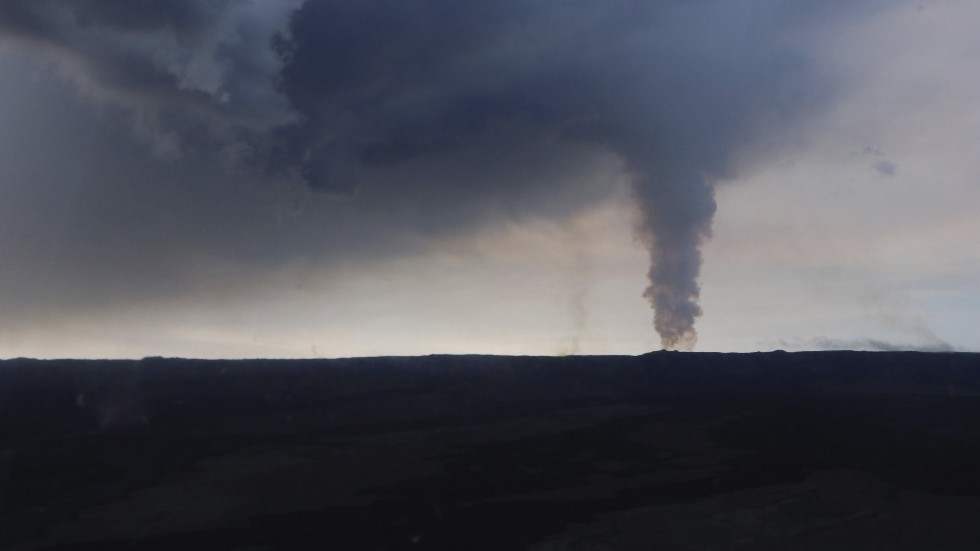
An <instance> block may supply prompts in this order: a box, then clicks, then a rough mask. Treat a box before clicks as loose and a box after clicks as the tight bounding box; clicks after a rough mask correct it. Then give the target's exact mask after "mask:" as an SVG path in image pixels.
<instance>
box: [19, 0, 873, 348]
mask: <svg viewBox="0 0 980 551" xmlns="http://www.w3.org/2000/svg"><path fill="white" fill-rule="evenodd" d="M825 4H826V5H825ZM877 4H878V3H876V2H866V3H860V5H859V6H852V3H843V2H828V3H820V6H821V7H804V6H801V5H800V4H799V3H795V2H782V1H777V0H738V1H734V2H733V1H720V0H706V1H699V2H672V1H659V2H639V3H638V2H634V1H632V0H612V1H608V0H607V1H603V2H599V1H589V0H571V1H568V2H527V1H524V0H521V1H518V0H503V1H500V2H490V3H487V2H477V1H475V0H452V1H450V0H424V1H419V2H409V3H406V2H399V1H394V0H367V1H363V0H361V1H353V0H330V1H328V0H310V1H307V2H296V1H294V2H287V1H283V2H278V3H248V2H239V1H234V0H224V1H218V0H215V1H211V2H203V1H194V2H190V1H188V2H184V1H172V2H153V1H140V2H126V1H122V0H118V1H94V0H93V1H76V2H71V1H66V0H32V1H26V0H25V1H12V2H5V3H3V4H2V5H0V31H2V32H3V34H4V37H5V38H6V40H5V41H4V42H5V43H8V44H16V46H17V48H18V50H17V51H18V52H21V51H26V52H29V54H26V55H42V56H44V55H46V56H48V57H49V58H51V59H55V60H56V61H57V66H58V67H59V71H60V72H61V74H64V75H67V81H68V82H71V83H72V85H73V86H74V88H75V89H76V90H80V91H81V92H82V95H83V97H85V98H88V99H87V100H85V101H89V100H94V102H95V104H96V105H99V106H103V109H102V111H101V113H99V112H96V111H92V112H90V113H76V112H74V111H75V110H79V109H80V110H84V109H85V108H84V102H83V101H81V100H79V99H78V98H73V97H72V96H71V94H70V93H68V92H67V91H66V90H64V89H61V88H59V86H60V85H59V84H57V83H55V82H54V81H53V80H51V79H50V78H48V79H47V80H43V81H42V82H44V83H45V84H44V87H45V88H46V90H47V91H46V92H45V94H47V95H46V96H45V94H40V95H39V96H38V97H27V96H30V94H26V95H25V99H23V101H24V102H25V104H30V105H41V102H42V101H45V100H44V97H47V98H48V100H47V101H49V102H50V104H52V105H59V106H62V107H61V109H66V110H67V111H70V113H66V114H65V116H64V117H62V118H61V120H53V119H51V120H46V119H45V118H44V117H41V119H42V120H39V121H26V120H25V121H22V122H21V127H20V128H22V129H23V132H24V133H26V134H29V133H40V132H48V133H49V135H56V134H58V133H59V132H60V133H61V134H64V135H72V136H75V137H76V138H77V140H79V142H80V143H63V144H52V143H45V144H44V145H43V147H42V149H41V150H40V151H33V150H31V151H27V152H25V155H24V156H23V157H22V158H21V159H20V160H19V162H18V163H14V165H12V166H8V167H7V168H6V169H5V170H6V171H7V175H8V176H10V177H13V178H28V177H29V178H33V179H34V180H36V181H37V182H40V183H38V184H34V185H35V186H36V187H35V189H37V188H38V187H40V188H47V189H49V190H50V193H51V194H52V195H46V194H37V193H35V192H32V191H30V190H28V189H26V188H23V189H8V190H7V191H6V192H5V193H6V194H7V196H8V199H11V200H16V201H19V202H20V204H21V205H27V204H30V205H36V206H37V207H38V209H48V212H47V213H46V214H45V215H42V217H41V218H42V219H44V220H45V222H44V223H41V222H38V221H36V220H33V219H29V218H28V217H27V216H26V215H21V216H20V217H19V218H18V220H19V221H18V222H7V223H8V224H10V225H18V227H17V229H18V230H19V233H20V234H21V235H24V234H25V233H26V234H27V236H26V237H21V238H19V239H20V241H19V248H20V249H19V250H20V253H19V254H21V257H20V258H21V262H19V263H18V264H17V266H19V267H18V268H16V269H13V268H10V269H8V270H9V271H8V277H10V280H11V281H15V282H16V284H8V285H6V286H5V288H4V289H3V290H2V291H0V292H3V293H5V294H6V295H7V296H6V297H5V300H6V301H7V302H16V301H17V300H18V298H17V297H22V296H25V293H22V292H19V291H12V290H11V289H12V288H14V287H16V286H24V285H28V280H29V279H30V274H36V273H37V272H38V271H39V270H42V269H43V270H44V271H45V273H47V274H49V275H48V276H46V277H50V278H52V280H51V281H50V282H48V284H47V285H48V287H47V288H49V289H51V288H60V287H59V286H64V287H67V288H71V289H74V290H75V291H72V292H70V293H69V294H73V295H75V294H77V295H78V296H84V297H87V299H86V300H88V301H89V302H98V301H105V302H112V301H125V300H132V297H135V296H146V294H147V290H148V289H154V290H157V291H158V292H159V294H160V295H162V296H165V295H168V294H178V295H179V294H181V293H186V292H187V290H188V288H192V287H194V286H195V285H198V283H193V282H188V281H190V280H193V281H197V280H198V279H201V278H203V279H207V278H208V277H213V274H214V273H216V272H215V270H216V268H214V267H215V266H225V265H229V264H230V265H233V266H247V267H250V268H248V270H250V271H254V272H256V273H260V272H262V270H263V269H264V270H274V269H275V267H276V266H279V265H281V264H282V263H284V262H287V261H289V260H290V259H294V258H309V257H312V258H317V259H327V260H323V261H325V262H335V263H336V262H342V261H343V259H350V258H358V257H361V256H366V257H383V256H386V255H390V254H402V253H404V252H406V251H410V250H411V249H412V247H415V246H417V243H418V242H419V241H420V240H421V241H426V240H437V239H438V238H440V237H443V236H448V235H454V234H457V233H459V232H471V231H477V230H479V229H480V228H482V227H484V226H485V225H487V224H493V223H498V222H500V221H505V220H512V219H520V218H522V217H563V216H567V215H569V214H571V213H574V212H577V211H578V210H580V209H583V208H586V207H587V206H588V205H590V204H593V203H595V202H596V201H598V200H601V199H602V198H603V197H604V196H605V194H607V193H608V192H609V185H608V182H610V181H612V180H613V179H614V174H615V173H616V172H618V171H623V170H625V171H626V172H628V173H629V174H630V176H631V178H632V182H633V185H634V193H635V197H636V203H637V206H638V208H639V210H640V212H641V214H642V222H641V223H640V225H639V227H638V228H637V235H638V237H639V239H640V240H641V241H642V242H643V243H644V244H645V245H646V246H647V248H648V250H649V251H650V259H651V267H650V270H649V280H650V285H649V287H648V289H647V290H646V292H645V293H644V296H645V297H647V299H648V300H649V301H650V303H651V305H652V306H653V308H654V311H655V322H654V324H655V327H656V329H657V331H658V332H659V334H660V336H661V340H662V343H663V345H664V346H665V347H668V348H685V347H692V346H693V345H694V341H695V339H696V333H695V331H694V320H695V318H696V317H697V316H699V315H700V314H701V310H700V306H699V305H698V297H699V293H700V290H699V287H698V275H699V271H700V266H701V254H700V252H699V247H700V245H701V243H702V242H703V241H704V240H705V239H707V238H708V237H709V236H710V232H711V220H712V216H713V214H714V212H715V208H716V205H715V201H714V186H715V184H716V183H717V181H719V180H721V179H724V178H727V177H730V176H732V160H733V156H734V155H735V153H737V152H738V151H739V149H740V147H741V146H742V145H744V144H745V143H747V142H749V141H751V140H753V139H755V138H756V137H757V136H758V135H759V134H760V133H762V132H766V133H769V134H770V137H768V138H767V139H768V140H772V139H773V138H772V135H775V134H778V133H780V132H781V131H782V130H783V129H785V128H787V127H790V126H792V125H793V124H795V123H796V122H799V121H800V120H804V119H805V118H806V117H807V116H809V115H810V114H811V113H813V112H816V111H818V110H819V109H820V107H821V105H822V104H823V103H824V102H825V101H827V95H828V94H829V90H830V89H831V88H832V87H830V86H826V85H819V86H818V85H817V84H816V83H817V82H818V81H817V80H815V79H814V78H813V75H811V74H810V73H809V72H808V66H807V63H806V58H805V56H804V55H803V54H802V53H800V52H798V51H795V50H794V49H792V47H791V46H790V42H788V41H787V37H791V36H793V34H794V32H796V31H799V30H802V29H808V28H814V27H819V25H822V24H827V22H828V21H829V20H832V19H834V18H837V17H844V16H845V14H846V16H847V17H850V18H854V17H856V16H859V15H861V14H863V13H866V12H868V11H869V10H870V9H871V8H872V7H873V6H875V5H877ZM845 6H846V7H847V10H845V9H844V8H845ZM832 8H833V9H832ZM13 65H16V63H13V64H12V65H11V67H10V68H8V70H9V71H11V72H12V74H15V73H16V72H17V71H20V73H19V74H21V75H24V74H26V73H27V72H29V71H28V70H27V69H25V68H24V66H22V65H21V66H16V67H14V66H13ZM64 106H71V107H64ZM45 125H47V126H45ZM124 127H126V128H129V129H130V131H131V132H133V134H132V135H135V136H138V137H140V138H141V140H142V142H141V143H142V144H143V146H142V147H143V149H141V148H140V147H139V146H134V145H133V144H131V143H129V141H130V140H129V137H130V135H127V134H120V133H119V130H120V129H121V128H124ZM85 136H88V137H87V138H86V137H85ZM86 140H87V141H88V142H89V143H88V144H87V145H86V144H85V143H84V142H85V141H86ZM153 154H155V156H154V155H153ZM93 158H94V159H96V160H97V161H95V162H93V160H92V159H93ZM51 159H55V160H56V162H50V160H51ZM18 171H19V172H18ZM68 174H70V176H69V175H68ZM299 180H301V181H303V182H305V184H306V185H308V186H309V187H310V188H311V189H313V190H316V191H319V192H324V193H321V194H317V195H315V196H309V197H307V198H306V199H305V200H304V199H302V197H303V195H304V194H303V193H302V192H301V191H299V190H298V189H297V188H296V187H295V186H294V184H295V183H296V182H297V181H299ZM58 193H61V194H62V195H61V196H60V198H53V197H56V194H58ZM326 196H330V197H342V198H343V199H335V200H331V201H327V200H325V199H324V197H326ZM72 197H73V198H74V199H71V200H69V198H72ZM32 201H33V203H32ZM294 201H295V202H296V203H295V204H297V205H300V207H299V208H292V207H291V206H290V205H292V204H293V202H294ZM52 208H55V209H56V208H62V209H65V215H66V216H69V217H74V218H73V219H72V220H71V221H67V220H65V219H55V220H50V218H52V217H53V216H54V215H53V214H52V213H51V210H50V209H52ZM283 212H285V213H292V214H287V216H286V217H285V218H282V217H279V218H276V216H275V213H283ZM69 228H70V229H69ZM43 243H49V244H51V246H52V247H53V248H48V249H45V248H44V247H40V246H39V244H43ZM45 251H47V252H45ZM218 271H219V272H220V270H218ZM65 273H72V274H73V278H74V281H60V279H59V278H63V277H65V276H64V275H63V274H65ZM107 273H111V274H113V277H112V279H114V280H117V281H116V282H115V283H113V284H112V285H108V284H106V283H105V278H104V277H100V274H107ZM221 273H222V277H224V276H225V275H226V274H225V273H224V272H221ZM16 274H19V275H17V276H16V277H14V275H16ZM209 274H212V275H209ZM232 278H233V279H234V280H235V282H238V283H241V284H243V285H244V284H245V283H246V282H247V281H248V280H249V275H247V274H242V273H241V272H236V273H235V274H233V276H232ZM130 287H131V288H132V289H131V290H128V291H127V289H128V288H130ZM221 287H222V288H225V289H228V288H232V289H233V288H235V287H236V286H235V285H229V284H228V281H227V280H223V282H222V285H221ZM98 289H102V290H101V291H99V292H96V291H94V290H98ZM37 294H38V295H40V294H41V292H40V291H38V293H37ZM151 294H152V293H151ZM26 295H30V293H26Z"/></svg>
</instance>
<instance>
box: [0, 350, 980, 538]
mask: <svg viewBox="0 0 980 551" xmlns="http://www.w3.org/2000/svg"><path fill="white" fill-rule="evenodd" d="M0 549H3V550H11V551H15V550H28V549H32V550H41V549H44V550H65V551H69V550H70V551H78V550H100V551H101V550H106V551H113V550H121V549H126V550H132V549H156V550H209V551H210V550H266V549H268V550H272V549H310V550H313V549H316V550H321V549H341V550H342V549H420V550H421V549H446V550H469V549H473V550H476V549H481V550H495V551H497V550H502V551H506V550H511V549H514V550H520V549H530V550H537V551H543V550H708V549H711V550H728V549H733V550H734V549H764V550H791V549H807V550H811V549H812V550H838V549H854V550H858V549H860V550H867V549H882V550H904V549H907V550H917V551H918V550H924V549H931V550H936V549H964V550H975V549H980V355H977V354H916V353H850V352H847V353H840V352H826V353H797V354H787V353H768V354H742V355H727V354H678V353H654V354H648V355H645V356H640V357H570V358H508V357H484V356H432V357H425V358H380V359H358V360H332V361H241V362H213V361H212V362H206V361H192V360H169V359H146V360H142V361H136V362H80V361H51V362H40V361H32V360H10V361H4V362H0Z"/></svg>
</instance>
